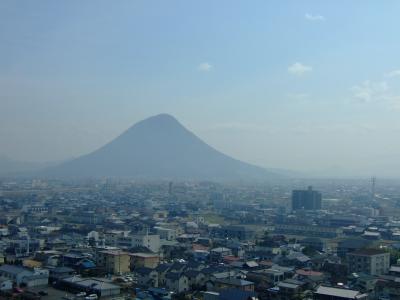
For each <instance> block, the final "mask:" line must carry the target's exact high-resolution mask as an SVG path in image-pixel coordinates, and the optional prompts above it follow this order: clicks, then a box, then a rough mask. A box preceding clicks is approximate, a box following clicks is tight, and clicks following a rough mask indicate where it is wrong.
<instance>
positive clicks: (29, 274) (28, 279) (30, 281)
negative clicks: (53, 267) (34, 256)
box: [0, 265, 49, 287]
mask: <svg viewBox="0 0 400 300" xmlns="http://www.w3.org/2000/svg"><path fill="white" fill-rule="evenodd" d="M0 277H2V278H6V279H9V280H12V281H13V282H14V283H15V284H16V285H18V286H20V285H26V286H27V287H34V286H41V285H47V284H48V282H49V271H48V270H44V269H33V270H31V269H28V268H24V267H20V266H13V265H2V266H1V267H0Z"/></svg>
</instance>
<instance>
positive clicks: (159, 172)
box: [42, 114, 279, 180]
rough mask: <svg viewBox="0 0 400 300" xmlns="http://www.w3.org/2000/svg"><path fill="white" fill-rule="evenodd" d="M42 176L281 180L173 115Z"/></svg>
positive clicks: (154, 120)
mask: <svg viewBox="0 0 400 300" xmlns="http://www.w3.org/2000/svg"><path fill="white" fill-rule="evenodd" d="M42 175H45V176H51V177H58V178H62V177H131V178H141V179H151V180H152V179H184V180H202V179H207V180H241V179H244V180H245V179H249V180H253V179H269V178H272V177H276V176H279V175H277V174H275V173H274V172H270V171H268V170H266V169H263V168H260V167H257V166H254V165H251V164H248V163H245V162H242V161H239V160H236V159H234V158H231V157H229V156H227V155H225V154H223V153H221V152H219V151H217V150H215V149H214V148H212V147H211V146H209V145H207V144H206V143H205V142H203V141H202V140H201V139H199V138H198V137H197V136H196V135H194V134H193V133H192V132H190V131H189V130H187V129H186V128H185V127H184V126H182V125H181V124H180V123H179V122H178V121H177V120H176V119H175V118H174V117H172V116H171V115H168V114H160V115H156V116H153V117H150V118H148V119H145V120H143V121H140V122H138V123H136V124H135V125H134V126H132V127H131V128H129V129H128V130H127V131H125V132H124V133H122V134H121V135H120V136H118V137H117V138H116V139H114V140H113V141H111V142H110V143H108V144H106V145H104V146H103V147H101V148H100V149H98V150H96V151H94V152H92V153H90V154H87V155H84V156H81V157H79V158H76V159H73V160H70V161H68V162H65V163H63V164H61V165H58V166H56V167H51V168H48V169H46V170H45V171H44V172H43V173H42Z"/></svg>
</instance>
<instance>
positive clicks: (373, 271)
mask: <svg viewBox="0 0 400 300" xmlns="http://www.w3.org/2000/svg"><path fill="white" fill-rule="evenodd" d="M347 264H348V268H349V271H350V272H352V273H366V274H370V275H382V274H386V273H388V272H389V267H390V253H388V252H385V251H383V250H379V249H360V250H357V251H355V252H352V253H348V254H347Z"/></svg>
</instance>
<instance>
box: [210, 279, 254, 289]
mask: <svg viewBox="0 0 400 300" xmlns="http://www.w3.org/2000/svg"><path fill="white" fill-rule="evenodd" d="M214 286H215V289H216V290H217V291H218V290H223V289H237V290H241V291H247V292H254V282H252V281H248V280H244V279H240V278H234V277H233V278H226V279H218V280H215V285H214Z"/></svg>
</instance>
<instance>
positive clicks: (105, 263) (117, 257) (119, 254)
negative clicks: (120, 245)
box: [96, 250, 131, 274]
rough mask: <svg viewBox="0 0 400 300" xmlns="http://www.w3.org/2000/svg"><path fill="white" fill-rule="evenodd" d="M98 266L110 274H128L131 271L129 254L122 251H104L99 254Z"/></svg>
mask: <svg viewBox="0 0 400 300" xmlns="http://www.w3.org/2000/svg"><path fill="white" fill-rule="evenodd" d="M96 262H97V265H98V266H99V267H100V268H103V269H104V270H106V272H108V273H110V274H126V273H129V272H130V271H131V269H130V265H131V257H130V255H129V253H127V252H123V251H120V250H104V251H99V252H98V253H97V259H96Z"/></svg>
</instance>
